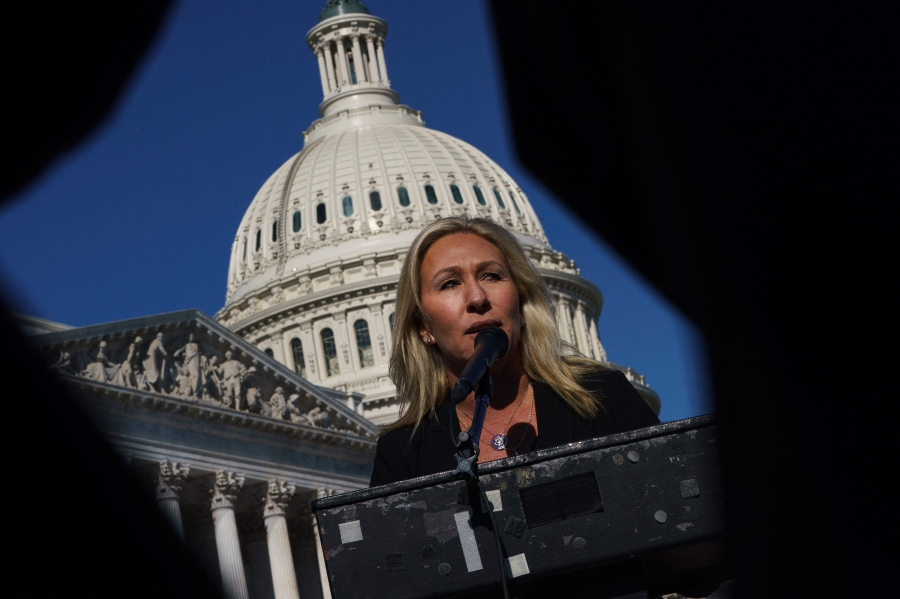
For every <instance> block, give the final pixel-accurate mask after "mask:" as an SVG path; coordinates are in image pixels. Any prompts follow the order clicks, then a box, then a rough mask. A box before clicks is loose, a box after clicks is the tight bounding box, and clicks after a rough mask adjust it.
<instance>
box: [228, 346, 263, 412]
mask: <svg viewBox="0 0 900 599" xmlns="http://www.w3.org/2000/svg"><path fill="white" fill-rule="evenodd" d="M232 356H233V354H232V353H231V352H230V351H227V352H225V362H223V363H222V366H221V368H220V369H219V372H221V373H222V386H223V393H222V399H223V402H222V403H223V404H224V405H225V406H227V407H229V408H234V409H235V410H239V409H240V401H241V383H243V382H244V379H245V378H247V377H248V376H249V375H250V374H252V373H254V372H256V368H253V367H252V366H251V367H250V368H247V367H246V366H244V365H243V364H241V363H240V362H238V361H237V360H233V359H232Z"/></svg>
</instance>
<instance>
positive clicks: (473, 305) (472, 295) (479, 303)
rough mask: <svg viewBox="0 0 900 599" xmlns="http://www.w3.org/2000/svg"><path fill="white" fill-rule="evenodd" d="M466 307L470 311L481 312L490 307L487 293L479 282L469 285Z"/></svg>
mask: <svg viewBox="0 0 900 599" xmlns="http://www.w3.org/2000/svg"><path fill="white" fill-rule="evenodd" d="M467 299H468V309H469V311H470V312H483V311H485V310H486V309H487V308H489V307H490V301H488V296H487V293H486V292H485V289H484V287H482V286H481V284H480V283H479V282H477V281H476V282H474V283H472V284H471V285H470V286H469V296H468V298H467Z"/></svg>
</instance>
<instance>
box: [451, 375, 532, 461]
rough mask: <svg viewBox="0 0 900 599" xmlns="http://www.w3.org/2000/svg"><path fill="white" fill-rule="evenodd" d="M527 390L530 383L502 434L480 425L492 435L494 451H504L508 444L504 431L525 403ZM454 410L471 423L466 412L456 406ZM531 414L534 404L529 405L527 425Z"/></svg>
mask: <svg viewBox="0 0 900 599" xmlns="http://www.w3.org/2000/svg"><path fill="white" fill-rule="evenodd" d="M529 389H531V383H528V386H527V387H526V388H525V392H524V393H522V399H520V400H519V405H517V406H516V409H515V410H513V413H512V415H511V416H510V417H509V421H508V422H507V423H506V426H505V427H503V432H500V433H494V432H493V431H491V430H490V429H489V428H488V427H486V426H484V424H483V423H482V427H483V428H484V429H485V430H486V431H487V432H488V433H490V434H491V435H493V437H491V447H493V448H494V449H495V450H497V451H502V450H504V449H506V446H507V445H508V444H509V438H508V437H507V436H506V431H507V430H509V425H510V423H512V421H513V418H515V416H516V412H518V411H519V408H521V407H522V403H523V402H524V401H525V398H526V397H528V390H529ZM456 409H457V410H459V411H460V412H462V413H463V414H465V415H466V417H467V418H468V419H469V422H470V423H471V422H472V416H471V415H469V413H468V412H466V411H465V410H463V409H462V408H460V407H459V406H457V408H456ZM533 414H534V403H533V402H532V405H531V413H530V414H529V415H528V422H529V423H531V416H532V415H533ZM524 439H525V437H522V440H520V441H519V445H521V444H522V441H523V440H524ZM516 449H518V445H517V446H516Z"/></svg>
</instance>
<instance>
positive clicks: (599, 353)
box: [591, 318, 607, 362]
mask: <svg viewBox="0 0 900 599" xmlns="http://www.w3.org/2000/svg"><path fill="white" fill-rule="evenodd" d="M591 343H592V344H593V345H594V359H595V360H597V361H598V362H606V361H607V359H606V350H605V349H603V345H602V344H601V343H600V335H599V333H598V332H597V321H596V320H594V319H593V318H592V319H591Z"/></svg>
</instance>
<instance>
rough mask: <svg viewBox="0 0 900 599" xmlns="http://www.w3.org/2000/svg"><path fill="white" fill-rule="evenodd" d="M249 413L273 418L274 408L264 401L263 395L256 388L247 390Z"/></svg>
mask: <svg viewBox="0 0 900 599" xmlns="http://www.w3.org/2000/svg"><path fill="white" fill-rule="evenodd" d="M247 411H248V412H250V413H251V414H259V415H260V416H272V408H271V407H270V406H269V404H268V403H266V402H264V401H263V398H262V394H261V393H260V392H259V389H257V388H256V387H250V388H249V389H247Z"/></svg>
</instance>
